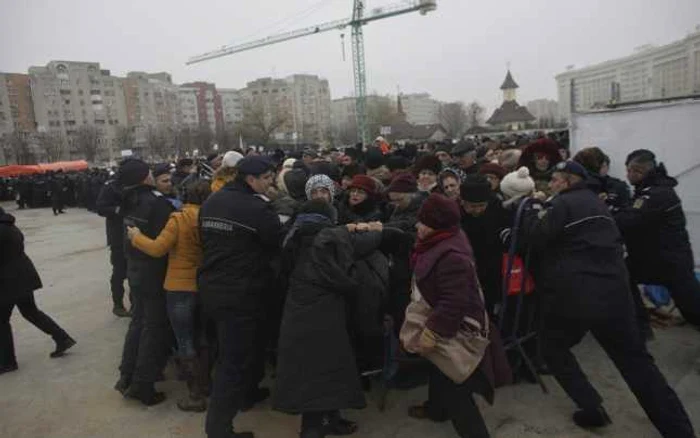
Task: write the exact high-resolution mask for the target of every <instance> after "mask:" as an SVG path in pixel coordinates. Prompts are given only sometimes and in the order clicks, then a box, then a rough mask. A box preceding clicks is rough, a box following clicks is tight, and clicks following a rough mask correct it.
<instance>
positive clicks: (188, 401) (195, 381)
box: [177, 357, 207, 412]
mask: <svg viewBox="0 0 700 438" xmlns="http://www.w3.org/2000/svg"><path fill="white" fill-rule="evenodd" d="M181 366H182V368H183V369H184V371H185V374H186V378H187V389H188V390H189V394H188V395H187V396H186V397H184V398H182V399H180V400H178V401H177V407H178V408H180V410H181V411H185V412H204V411H205V410H206V409H207V400H206V398H204V394H203V393H202V390H201V388H200V386H199V382H200V381H201V378H200V377H199V373H200V372H201V370H200V369H199V362H198V359H197V357H188V358H183V359H182V360H181Z"/></svg>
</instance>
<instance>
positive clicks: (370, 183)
mask: <svg viewBox="0 0 700 438" xmlns="http://www.w3.org/2000/svg"><path fill="white" fill-rule="evenodd" d="M350 189H360V190H364V191H365V192H366V193H367V194H368V195H369V196H374V195H376V194H377V182H376V181H375V179H374V178H372V177H370V176H367V175H355V176H353V177H352V182H351V183H350V186H349V187H348V190H350Z"/></svg>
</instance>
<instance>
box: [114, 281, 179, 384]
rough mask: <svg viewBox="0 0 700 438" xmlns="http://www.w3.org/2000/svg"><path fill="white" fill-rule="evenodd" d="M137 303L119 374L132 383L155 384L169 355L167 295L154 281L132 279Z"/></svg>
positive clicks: (133, 305) (130, 286)
mask: <svg viewBox="0 0 700 438" xmlns="http://www.w3.org/2000/svg"><path fill="white" fill-rule="evenodd" d="M129 288H130V289H131V296H132V297H133V302H132V305H131V311H132V315H131V322H130V323H129V329H128V330H127V332H126V337H125V338H124V349H123V352H122V362H121V365H120V366H119V371H120V372H121V374H122V376H126V377H128V378H129V379H130V380H131V381H132V382H136V383H142V384H153V383H154V382H155V381H156V380H157V378H158V376H159V375H160V373H161V372H162V371H163V368H165V362H166V360H167V353H168V336H169V334H168V314H167V311H166V304H165V292H164V291H163V287H162V286H161V285H156V284H152V282H146V283H135V282H132V281H131V279H130V280H129Z"/></svg>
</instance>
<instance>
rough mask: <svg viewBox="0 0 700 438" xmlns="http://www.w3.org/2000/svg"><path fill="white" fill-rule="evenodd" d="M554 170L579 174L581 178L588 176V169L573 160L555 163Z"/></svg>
mask: <svg viewBox="0 0 700 438" xmlns="http://www.w3.org/2000/svg"><path fill="white" fill-rule="evenodd" d="M554 171H555V172H562V173H568V174H570V175H576V176H580V177H581V178H583V179H587V178H588V171H586V168H585V167H583V166H582V165H580V164H579V163H577V162H575V161H562V162H561V163H559V164H557V165H556V167H555V168H554Z"/></svg>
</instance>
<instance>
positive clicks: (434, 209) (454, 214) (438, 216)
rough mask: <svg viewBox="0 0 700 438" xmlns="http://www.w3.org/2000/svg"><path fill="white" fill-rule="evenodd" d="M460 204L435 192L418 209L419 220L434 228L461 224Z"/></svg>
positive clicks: (444, 228)
mask: <svg viewBox="0 0 700 438" xmlns="http://www.w3.org/2000/svg"><path fill="white" fill-rule="evenodd" d="M459 220H460V215H459V206H458V205H457V203H456V202H455V201H453V200H451V199H449V198H447V197H446V196H444V195H441V194H439V193H433V194H431V195H430V196H428V199H426V200H425V202H423V206H422V207H421V208H420V210H419V211H418V221H419V222H421V223H422V224H424V225H427V226H429V227H430V228H432V229H434V230H446V229H449V228H454V227H457V226H459Z"/></svg>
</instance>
